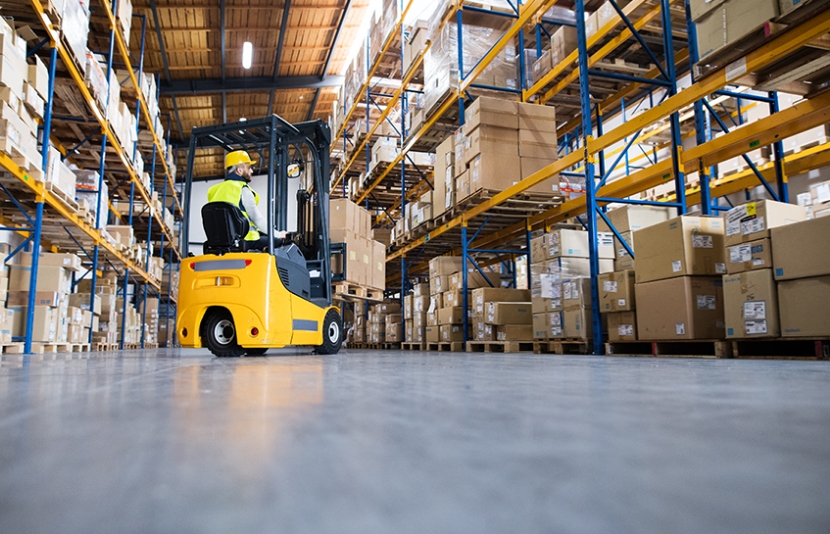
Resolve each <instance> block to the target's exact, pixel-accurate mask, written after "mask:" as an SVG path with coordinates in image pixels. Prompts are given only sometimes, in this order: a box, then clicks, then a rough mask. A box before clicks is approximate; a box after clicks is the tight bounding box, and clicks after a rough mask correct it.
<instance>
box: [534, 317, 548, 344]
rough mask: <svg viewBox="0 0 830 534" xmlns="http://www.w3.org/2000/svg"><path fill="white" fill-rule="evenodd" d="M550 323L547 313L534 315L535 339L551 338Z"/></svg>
mask: <svg viewBox="0 0 830 534" xmlns="http://www.w3.org/2000/svg"><path fill="white" fill-rule="evenodd" d="M549 330H550V321H549V316H548V314H547V313H534V314H533V338H534V339H547V338H548V337H549V334H548V331H549Z"/></svg>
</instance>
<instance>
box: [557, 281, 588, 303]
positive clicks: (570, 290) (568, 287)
mask: <svg viewBox="0 0 830 534" xmlns="http://www.w3.org/2000/svg"><path fill="white" fill-rule="evenodd" d="M576 306H581V307H584V308H592V307H593V306H592V304H591V279H590V278H581V277H580V278H564V279H563V280H562V307H563V308H572V307H576Z"/></svg>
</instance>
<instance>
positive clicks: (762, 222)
mask: <svg viewBox="0 0 830 534" xmlns="http://www.w3.org/2000/svg"><path fill="white" fill-rule="evenodd" d="M806 219H807V210H806V208H805V207H804V206H797V205H795V204H785V203H783V202H774V201H772V200H759V201H757V202H748V203H746V204H744V205H743V206H738V207H736V208H733V209H731V210H729V211H728V212H726V215H724V220H725V221H726V240H725V243H726V246H728V247H731V246H733V245H737V244H739V243H749V242H750V241H756V240H758V239H763V238H765V237H769V236H770V229H771V228H778V227H780V226H785V225H788V224H793V223H796V222H801V221H804V220H806Z"/></svg>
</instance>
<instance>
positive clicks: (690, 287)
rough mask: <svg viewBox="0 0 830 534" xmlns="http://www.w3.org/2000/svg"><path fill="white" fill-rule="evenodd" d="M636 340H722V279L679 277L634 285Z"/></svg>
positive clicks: (723, 327) (723, 331) (723, 334)
mask: <svg viewBox="0 0 830 534" xmlns="http://www.w3.org/2000/svg"><path fill="white" fill-rule="evenodd" d="M634 291H635V293H636V296H637V297H636V298H637V332H638V336H639V339H641V340H646V341H651V340H666V341H670V340H674V339H723V338H724V336H725V334H726V330H725V326H724V311H723V279H722V277H719V276H706V277H704V276H681V277H676V278H668V279H664V280H657V281H651V282H646V283H639V282H638V283H637V285H636V286H635V287H634Z"/></svg>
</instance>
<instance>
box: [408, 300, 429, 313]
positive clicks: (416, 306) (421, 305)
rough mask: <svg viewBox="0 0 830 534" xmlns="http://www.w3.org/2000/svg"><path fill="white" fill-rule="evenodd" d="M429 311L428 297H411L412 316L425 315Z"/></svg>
mask: <svg viewBox="0 0 830 534" xmlns="http://www.w3.org/2000/svg"><path fill="white" fill-rule="evenodd" d="M428 309H429V297H428V296H427V297H415V296H413V297H412V316H413V317H414V316H415V315H418V314H419V313H420V314H423V313H426V312H427V310H428Z"/></svg>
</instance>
